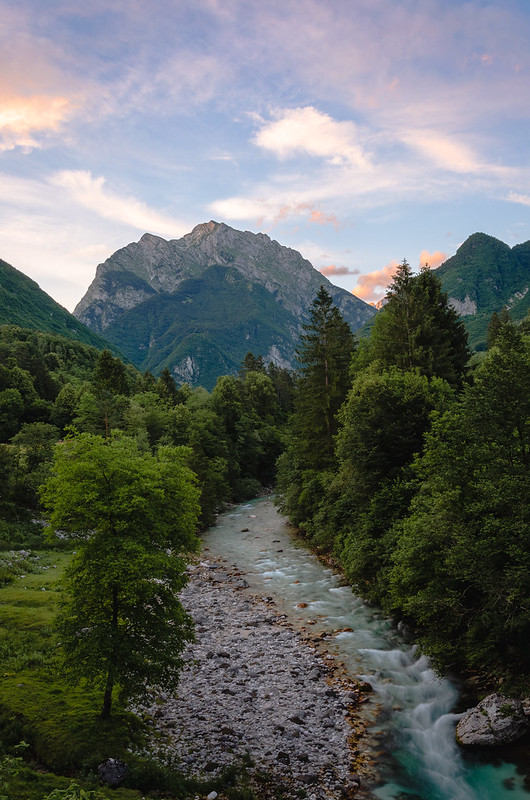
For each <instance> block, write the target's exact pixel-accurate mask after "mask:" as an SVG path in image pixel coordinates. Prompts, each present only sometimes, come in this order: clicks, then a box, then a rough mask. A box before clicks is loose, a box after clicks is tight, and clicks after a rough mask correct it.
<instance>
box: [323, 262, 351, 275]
mask: <svg viewBox="0 0 530 800" xmlns="http://www.w3.org/2000/svg"><path fill="white" fill-rule="evenodd" d="M318 271H319V272H321V273H322V275H327V276H328V277H330V276H333V275H358V274H359V270H358V269H350V268H349V267H337V266H336V264H328V265H327V266H325V267H319V268H318Z"/></svg>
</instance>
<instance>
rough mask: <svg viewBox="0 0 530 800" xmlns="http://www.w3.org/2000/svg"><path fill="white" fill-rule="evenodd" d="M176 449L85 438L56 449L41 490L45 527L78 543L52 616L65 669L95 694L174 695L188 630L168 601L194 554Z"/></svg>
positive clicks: (189, 481)
mask: <svg viewBox="0 0 530 800" xmlns="http://www.w3.org/2000/svg"><path fill="white" fill-rule="evenodd" d="M188 458H189V452H188V451H187V450H186V449H185V448H184V449H183V448H174V447H162V448H160V449H159V450H158V451H157V453H156V454H154V455H151V454H149V453H147V454H146V453H143V452H141V451H140V450H139V448H138V445H137V444H136V442H135V441H134V440H132V439H130V438H129V437H125V436H121V435H116V434H115V435H113V436H112V437H110V438H107V439H104V438H103V437H101V436H95V435H91V434H88V433H83V434H80V435H78V436H76V437H70V438H68V439H67V440H66V441H65V442H63V443H60V444H58V445H57V446H56V448H55V454H54V462H53V472H52V474H51V476H50V477H49V479H48V481H47V482H46V484H45V486H44V487H43V489H42V500H43V503H44V506H45V508H46V509H47V511H48V514H49V524H50V526H51V527H52V528H61V529H62V530H63V531H66V532H67V533H68V534H69V536H70V537H72V538H75V539H76V541H77V544H78V550H77V553H76V554H75V555H74V557H73V559H72V562H71V565H70V566H69V568H68V570H67V572H66V577H65V581H64V600H63V602H62V606H61V610H60V612H59V616H58V621H57V630H58V632H59V635H60V640H61V649H62V653H63V656H64V666H65V668H66V672H67V674H68V675H69V676H70V678H72V679H73V680H74V681H77V680H79V679H80V678H85V679H87V680H88V681H89V682H91V683H93V684H95V685H97V686H99V687H100V688H101V689H102V691H103V708H102V716H104V717H107V716H109V715H110V713H111V707H112V696H113V689H114V686H115V685H116V684H117V685H119V687H120V690H121V694H122V696H124V697H141V696H142V695H145V692H146V690H147V688H148V686H149V685H153V684H154V685H159V686H165V687H167V688H173V687H174V686H175V685H176V683H177V680H178V674H179V669H180V667H181V663H182V662H181V653H182V650H183V647H184V644H185V642H186V641H188V640H189V639H191V637H192V626H191V622H190V620H189V618H188V617H187V615H186V614H185V612H184V610H183V609H182V606H181V604H180V602H179V600H178V598H177V592H178V591H179V590H180V589H181V588H182V587H183V586H184V584H185V582H186V577H185V561H184V556H185V554H186V553H188V552H190V551H193V550H195V549H196V548H197V544H198V540H197V538H196V535H195V529H196V524H197V517H198V513H199V507H198V498H197V494H198V493H197V488H196V486H195V480H194V476H193V473H192V472H191V470H190V469H189V468H188V467H187V466H186V461H187V459H188Z"/></svg>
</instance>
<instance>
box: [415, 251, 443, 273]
mask: <svg viewBox="0 0 530 800" xmlns="http://www.w3.org/2000/svg"><path fill="white" fill-rule="evenodd" d="M444 261H447V253H442V252H441V251H440V250H435V252H434V253H429V251H428V250H422V251H421V254H420V267H424V266H425V265H426V264H427V266H428V267H430V269H436V267H439V266H440V264H443V263H444Z"/></svg>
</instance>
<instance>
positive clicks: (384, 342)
mask: <svg viewBox="0 0 530 800" xmlns="http://www.w3.org/2000/svg"><path fill="white" fill-rule="evenodd" d="M370 350H371V356H372V358H373V359H375V360H376V361H380V362H381V363H382V364H383V365H385V366H397V367H399V368H400V369H408V370H410V369H418V370H419V371H420V372H421V374H422V375H426V376H427V377H428V378H432V377H439V378H444V380H446V381H448V383H450V384H451V386H461V385H462V381H463V379H464V377H465V373H466V366H467V363H468V361H469V357H470V355H471V354H470V352H469V350H468V347H467V334H466V331H465V328H464V325H463V323H462V322H461V321H460V319H459V317H458V314H457V312H456V311H455V310H454V309H453V308H451V307H450V305H449V301H448V297H447V294H445V293H444V292H443V291H442V288H441V283H440V280H439V278H438V277H437V276H436V275H435V274H434V273H432V272H430V270H428V269H422V271H421V273H420V274H419V275H416V276H413V274H412V271H411V269H410V266H409V265H408V263H407V262H406V261H403V263H402V264H401V266H400V267H399V269H398V271H397V273H396V275H395V276H394V278H393V280H392V283H391V284H390V287H389V289H388V292H387V303H386V305H385V306H384V308H383V310H382V311H381V312H380V314H378V315H377V317H376V319H375V322H374V326H373V330H372V336H371V340H370Z"/></svg>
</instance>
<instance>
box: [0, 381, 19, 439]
mask: <svg viewBox="0 0 530 800" xmlns="http://www.w3.org/2000/svg"><path fill="white" fill-rule="evenodd" d="M23 414H24V401H23V400H22V396H21V394H20V392H19V391H18V389H4V390H3V391H1V392H0V442H8V441H9V439H11V437H12V436H14V435H15V433H16V432H17V430H18V428H19V425H20V420H21V419H22V415H23Z"/></svg>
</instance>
